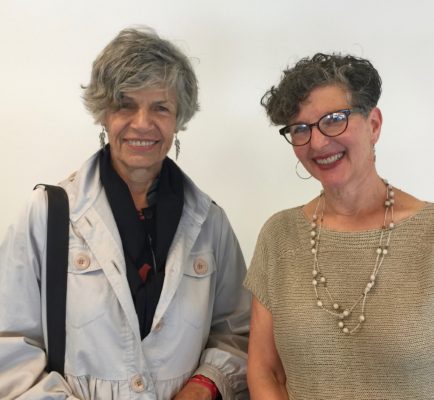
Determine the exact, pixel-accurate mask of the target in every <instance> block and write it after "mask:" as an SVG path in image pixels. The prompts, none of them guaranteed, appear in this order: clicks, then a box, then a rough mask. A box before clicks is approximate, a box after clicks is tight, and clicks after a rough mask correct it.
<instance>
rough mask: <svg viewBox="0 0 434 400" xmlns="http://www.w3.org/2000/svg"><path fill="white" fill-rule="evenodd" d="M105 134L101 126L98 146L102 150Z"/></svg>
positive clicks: (103, 127)
mask: <svg viewBox="0 0 434 400" xmlns="http://www.w3.org/2000/svg"><path fill="white" fill-rule="evenodd" d="M105 134H106V130H105V126H104V125H103V126H102V127H101V132H100V133H99V145H100V147H101V148H102V149H103V148H104V146H105Z"/></svg>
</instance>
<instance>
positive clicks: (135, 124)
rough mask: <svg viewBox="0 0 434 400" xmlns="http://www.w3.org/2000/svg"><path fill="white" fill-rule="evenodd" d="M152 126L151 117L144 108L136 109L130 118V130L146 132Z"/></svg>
mask: <svg viewBox="0 0 434 400" xmlns="http://www.w3.org/2000/svg"><path fill="white" fill-rule="evenodd" d="M151 126H152V116H151V113H150V111H149V110H148V109H147V108H145V107H138V108H137V109H136V111H135V112H134V114H133V116H132V121H131V128H133V129H137V130H139V131H140V130H146V129H148V128H150V127H151Z"/></svg>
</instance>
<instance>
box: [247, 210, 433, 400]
mask: <svg viewBox="0 0 434 400" xmlns="http://www.w3.org/2000/svg"><path fill="white" fill-rule="evenodd" d="M310 231H311V228H310V221H308V220H307V219H306V217H305V216H304V214H303V212H302V208H301V207H297V208H293V209H290V210H285V211H281V212H279V213H277V214H275V215H274V216H272V217H271V218H270V219H269V220H268V221H267V223H266V224H265V225H264V227H263V228H262V230H261V233H260V235H259V238H258V242H257V245H256V249H255V253H254V256H253V259H252V263H251V266H250V268H249V270H248V274H247V277H246V280H245V286H246V287H247V288H248V289H249V290H251V292H252V293H253V294H254V295H255V297H256V298H257V299H258V300H259V301H260V302H261V303H262V304H263V305H264V306H265V307H266V308H267V309H268V310H270V312H271V313H272V315H273V324H274V336H275V342H276V347H277V350H278V353H279V355H280V358H281V360H282V363H283V366H284V369H285V372H286V377H287V390H288V393H289V396H290V399H297V400H298V399H307V400H315V399H324V400H326V399H330V400H337V399H369V400H374V399H382V400H384V399H394V400H395V399H411V400H416V399H434V204H431V203H427V204H426V205H425V206H424V207H423V208H422V209H421V210H420V211H419V212H418V213H417V214H415V215H414V216H412V217H409V218H407V219H405V220H403V221H401V222H399V223H397V224H396V227H395V229H394V230H393V232H392V236H391V240H390V247H389V254H387V255H386V257H385V259H384V262H383V264H382V266H381V269H380V271H379V273H378V275H377V279H376V282H375V285H374V287H373V289H372V290H371V292H370V294H369V296H368V299H367V303H366V308H365V317H366V321H365V322H364V323H363V325H362V328H361V329H360V330H359V331H358V332H357V333H355V334H354V335H345V334H344V333H342V332H341V330H340V329H339V327H338V320H337V318H335V317H334V316H331V315H329V314H328V313H326V312H325V311H324V310H322V309H321V308H319V307H318V306H317V305H316V301H317V300H316V297H315V292H314V289H313V285H312V270H313V255H312V253H311V244H310ZM379 235H380V230H379V229H378V230H369V231H363V232H336V231H331V230H327V229H324V228H323V229H322V231H321V247H320V254H319V257H318V259H319V264H320V269H321V271H322V273H323V274H324V275H325V276H326V277H327V282H328V289H329V290H330V292H331V294H332V296H333V298H334V299H336V301H337V302H338V303H340V304H341V305H342V306H343V307H345V308H346V307H350V306H351V305H353V303H354V302H355V301H356V300H357V298H358V297H359V296H360V295H361V293H362V292H363V289H364V288H365V286H366V284H367V283H368V282H369V277H370V275H371V273H372V270H373V268H374V265H375V258H376V252H375V250H376V248H377V246H378V242H379ZM324 300H327V299H326V298H324ZM354 313H357V314H356V315H359V314H358V313H360V308H358V307H356V308H355V309H354Z"/></svg>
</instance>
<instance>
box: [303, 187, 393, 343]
mask: <svg viewBox="0 0 434 400" xmlns="http://www.w3.org/2000/svg"><path fill="white" fill-rule="evenodd" d="M383 182H384V184H385V185H386V199H385V201H384V207H385V212H384V221H383V224H382V227H381V234H380V239H379V243H378V246H377V248H376V249H375V252H376V259H375V264H374V269H373V271H372V273H371V275H370V277H369V282H368V283H367V285H366V286H365V288H364V290H363V292H362V294H361V295H360V297H359V298H358V299H357V300H356V301H355V302H354V304H353V305H352V306H351V307H349V308H344V307H342V306H341V304H339V303H338V302H337V301H336V300H335V299H334V298H333V296H332V294H331V292H330V291H329V289H328V286H327V279H326V277H325V276H324V274H323V273H322V272H321V269H320V266H319V260H318V256H319V253H320V239H321V229H322V225H323V221H324V208H325V199H324V191H321V194H320V196H319V199H318V203H317V205H316V208H315V212H314V214H313V215H312V223H311V228H312V230H311V232H310V238H311V239H310V243H311V246H312V248H311V252H312V254H313V270H312V275H313V280H312V285H313V288H314V291H315V296H316V305H317V306H318V307H319V308H321V309H323V310H324V311H325V312H327V313H328V314H330V315H332V316H333V317H334V318H335V320H337V326H338V327H339V329H340V331H341V332H342V333H344V334H347V335H351V334H354V333H356V332H357V331H358V330H359V329H360V328H361V327H362V325H363V323H364V322H365V320H366V318H365V307H366V301H367V299H368V295H369V293H370V291H371V289H372V288H373V286H374V284H375V281H376V279H377V275H378V272H379V271H380V267H381V265H382V264H383V261H384V257H385V256H386V255H387V254H388V251H389V244H390V236H391V233H392V230H393V228H394V226H395V224H394V222H393V205H394V203H395V200H394V196H395V193H394V192H393V187H392V186H391V185H390V184H389V183H388V182H387V181H386V180H385V179H384V180H383ZM318 210H321V211H320V216H319V217H318ZM389 213H390V217H389V218H388V216H389ZM321 287H322V288H323V290H321V292H322V291H323V292H324V293H325V294H326V296H327V297H328V304H329V305H326V302H325V301H323V300H322V299H321V297H320V288H321ZM360 303H361V307H360V314H359V316H358V318H357V319H356V321H355V322H354V321H353V320H354V319H355V317H354V314H355V312H354V309H355V308H356V307H357V306H358V305H359V304H360ZM350 323H352V327H350Z"/></svg>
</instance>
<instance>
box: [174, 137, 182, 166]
mask: <svg viewBox="0 0 434 400" xmlns="http://www.w3.org/2000/svg"><path fill="white" fill-rule="evenodd" d="M180 152H181V142H180V141H179V138H178V134H177V133H175V157H176V160H178V157H179V153H180Z"/></svg>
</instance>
